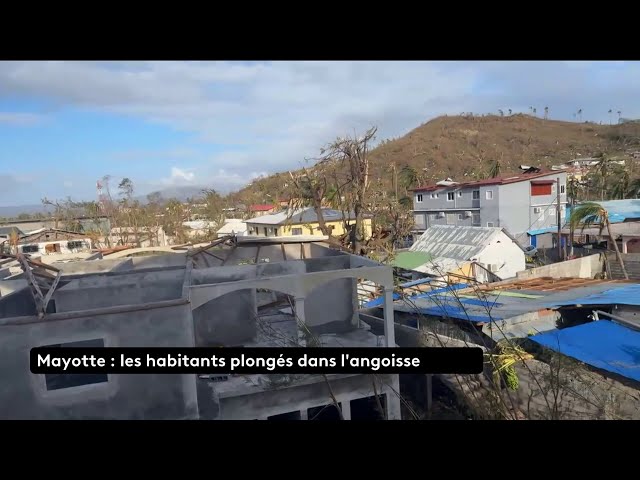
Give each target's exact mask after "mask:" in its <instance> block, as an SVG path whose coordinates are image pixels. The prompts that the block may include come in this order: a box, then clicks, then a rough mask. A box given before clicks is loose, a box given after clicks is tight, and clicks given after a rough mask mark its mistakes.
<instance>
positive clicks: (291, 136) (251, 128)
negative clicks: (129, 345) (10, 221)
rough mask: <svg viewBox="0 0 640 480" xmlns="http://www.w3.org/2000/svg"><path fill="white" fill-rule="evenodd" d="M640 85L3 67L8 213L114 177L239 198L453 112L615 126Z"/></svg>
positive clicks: (517, 75) (405, 71) (600, 72)
mask: <svg viewBox="0 0 640 480" xmlns="http://www.w3.org/2000/svg"><path fill="white" fill-rule="evenodd" d="M639 86H640V62H347V61H343V62H255V63H253V62H0V145H1V148H0V205H1V206H6V205H16V204H26V203H39V201H40V198H42V197H44V196H47V197H49V198H66V197H67V196H69V195H70V196H72V197H73V198H74V199H92V198H95V196H96V193H95V184H96V180H97V179H99V178H101V177H102V176H104V175H106V174H109V175H112V176H113V177H115V178H121V177H124V176H127V177H129V178H131V179H132V180H133V181H134V184H135V185H136V190H137V192H138V193H140V194H146V193H148V192H149V191H152V190H157V189H159V188H163V187H164V186H167V185H189V184H193V185H206V186H210V187H213V188H216V189H219V190H221V191H228V190H232V189H236V188H238V187H241V186H243V185H245V184H247V183H249V182H250V181H251V178H253V177H256V176H258V175H260V174H263V173H272V172H275V171H281V170H284V169H288V168H296V167H298V166H300V165H301V164H302V163H303V161H304V158H305V157H313V156H315V155H317V154H318V151H319V149H320V147H322V146H323V145H324V144H326V143H327V142H329V141H331V140H332V139H334V138H335V137H336V136H337V135H340V134H344V133H349V132H353V131H354V129H356V131H361V130H363V129H364V128H366V127H368V126H370V125H377V126H378V127H379V135H378V139H379V140H381V139H383V138H388V137H396V136H399V135H402V134H404V133H406V132H407V131H409V130H411V129H413V128H415V127H416V126H418V125H419V124H420V123H423V122H425V121H427V120H429V119H431V118H433V117H436V116H438V115H442V114H459V113H461V112H470V111H471V112H475V113H490V112H494V113H495V112H497V110H498V109H500V108H502V109H504V110H507V109H509V108H511V109H512V110H513V111H514V112H528V110H529V106H530V105H532V106H536V107H537V109H538V114H539V115H541V114H542V111H543V109H544V107H545V106H549V112H550V115H549V116H550V118H555V119H564V120H573V114H574V113H575V112H576V110H577V109H578V108H582V110H583V114H582V118H583V120H593V121H602V122H603V123H608V122H609V115H608V114H607V111H608V110H609V109H613V111H614V112H616V111H618V110H622V112H623V114H622V115H623V117H632V118H633V117H640V95H638V93H639ZM613 119H614V121H615V120H617V115H614V117H613Z"/></svg>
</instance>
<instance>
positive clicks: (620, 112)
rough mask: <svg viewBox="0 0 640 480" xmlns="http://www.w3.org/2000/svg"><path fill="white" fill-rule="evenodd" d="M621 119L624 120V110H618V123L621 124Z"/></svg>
mask: <svg viewBox="0 0 640 480" xmlns="http://www.w3.org/2000/svg"><path fill="white" fill-rule="evenodd" d="M621 118H622V110H618V123H620V119H621Z"/></svg>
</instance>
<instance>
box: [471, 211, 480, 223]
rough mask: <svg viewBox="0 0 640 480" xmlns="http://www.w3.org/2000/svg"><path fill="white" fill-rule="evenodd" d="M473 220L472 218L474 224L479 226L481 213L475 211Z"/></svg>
mask: <svg viewBox="0 0 640 480" xmlns="http://www.w3.org/2000/svg"><path fill="white" fill-rule="evenodd" d="M471 220H472V224H473V225H476V226H479V225H480V214H479V213H474V214H473V215H472V216H471Z"/></svg>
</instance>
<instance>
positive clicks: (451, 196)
mask: <svg viewBox="0 0 640 480" xmlns="http://www.w3.org/2000/svg"><path fill="white" fill-rule="evenodd" d="M455 196H456V194H455V192H447V201H448V202H453V199H454V198H455Z"/></svg>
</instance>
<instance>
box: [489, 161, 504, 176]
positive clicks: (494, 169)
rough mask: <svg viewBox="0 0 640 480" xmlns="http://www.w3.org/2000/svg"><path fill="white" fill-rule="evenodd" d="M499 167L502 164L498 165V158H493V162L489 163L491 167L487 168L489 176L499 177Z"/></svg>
mask: <svg viewBox="0 0 640 480" xmlns="http://www.w3.org/2000/svg"><path fill="white" fill-rule="evenodd" d="M501 168H502V166H501V165H500V160H498V159H496V160H494V161H493V163H492V164H491V167H490V168H489V177H490V178H496V177H499V176H500V170H501Z"/></svg>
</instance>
